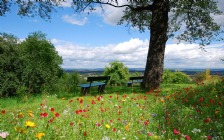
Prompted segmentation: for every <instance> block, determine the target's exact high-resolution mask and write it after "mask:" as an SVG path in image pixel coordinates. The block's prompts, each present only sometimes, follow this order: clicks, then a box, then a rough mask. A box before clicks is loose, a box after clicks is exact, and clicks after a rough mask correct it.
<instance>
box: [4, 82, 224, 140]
mask: <svg viewBox="0 0 224 140" xmlns="http://www.w3.org/2000/svg"><path fill="white" fill-rule="evenodd" d="M91 92H93V96H90V95H87V96H80V97H73V98H71V95H69V96H67V97H66V96H64V97H59V96H57V95H48V94H42V95H37V96H27V97H26V96H23V98H22V97H20V99H18V98H10V99H0V111H1V112H0V138H1V137H2V138H3V137H6V138H7V139H18V140H20V139H21V140H23V139H29V140H32V139H68V140H74V139H80V140H81V139H93V140H99V139H103V140H108V139H118V140H122V139H123V140H132V139H164V140H167V139H188V140H189V139H193V140H197V139H199V140H200V139H211V138H212V139H223V135H224V133H223V132H224V131H223V128H224V126H223V122H224V121H223V117H224V116H223V114H224V111H223V109H222V108H223V104H224V87H223V83H221V82H217V81H216V82H214V83H211V82H208V83H198V84H194V85H192V84H190V85H188V84H183V85H181V84H177V85H174V84H173V85H163V86H162V88H161V90H156V91H152V90H150V91H147V92H143V91H142V90H139V86H134V87H132V88H127V87H107V88H106V93H105V94H103V95H99V94H98V93H97V92H96V90H94V89H93V90H92V91H91Z"/></svg>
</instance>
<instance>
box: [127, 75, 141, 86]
mask: <svg viewBox="0 0 224 140" xmlns="http://www.w3.org/2000/svg"><path fill="white" fill-rule="evenodd" d="M130 80H131V81H129V82H127V85H128V87H131V86H132V85H133V84H134V83H142V82H143V76H135V77H130Z"/></svg>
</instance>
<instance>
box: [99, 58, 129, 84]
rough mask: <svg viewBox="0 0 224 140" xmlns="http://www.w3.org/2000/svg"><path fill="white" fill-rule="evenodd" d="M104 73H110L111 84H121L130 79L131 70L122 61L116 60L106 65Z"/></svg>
mask: <svg viewBox="0 0 224 140" xmlns="http://www.w3.org/2000/svg"><path fill="white" fill-rule="evenodd" d="M103 75H110V80H109V84H110V85H121V84H125V83H126V82H127V81H128V78H129V70H128V68H127V67H126V66H124V64H123V63H122V62H119V61H114V62H111V63H110V64H109V66H106V67H105V70H104V72H103Z"/></svg>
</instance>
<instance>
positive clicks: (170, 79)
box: [163, 69, 192, 84]
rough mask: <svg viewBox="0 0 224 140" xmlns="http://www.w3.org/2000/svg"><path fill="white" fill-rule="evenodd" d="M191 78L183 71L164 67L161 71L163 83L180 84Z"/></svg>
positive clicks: (187, 81)
mask: <svg viewBox="0 0 224 140" xmlns="http://www.w3.org/2000/svg"><path fill="white" fill-rule="evenodd" d="M191 81H192V79H191V78H190V77H189V76H188V75H187V74H185V73H183V72H180V71H176V72H171V71H170V70H168V69H166V70H165V71H164V72H163V83H165V84H171V83H173V84H181V83H189V82H191Z"/></svg>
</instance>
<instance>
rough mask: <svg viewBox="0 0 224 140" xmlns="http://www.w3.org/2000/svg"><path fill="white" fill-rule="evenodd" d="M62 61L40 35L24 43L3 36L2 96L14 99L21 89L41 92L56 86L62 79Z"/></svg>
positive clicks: (0, 58) (0, 47)
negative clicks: (12, 96) (60, 78)
mask: <svg viewBox="0 0 224 140" xmlns="http://www.w3.org/2000/svg"><path fill="white" fill-rule="evenodd" d="M61 64H62V58H61V57H60V56H59V55H58V54H57V52H56V50H55V48H54V46H53V45H52V44H51V43H50V42H49V41H47V39H46V36H45V35H44V34H43V33H41V32H34V33H32V34H30V35H29V36H28V37H27V38H26V39H25V40H24V41H22V42H21V41H19V40H18V39H17V38H16V37H15V36H13V35H8V34H5V33H2V34H0V83H1V84H0V96H11V95H13V94H16V93H17V91H18V90H19V89H21V88H23V89H25V90H26V91H27V92H29V93H38V92H41V90H42V89H43V88H44V89H51V88H53V87H54V84H55V83H56V81H57V79H58V78H59V77H60V71H61V67H60V65H61Z"/></svg>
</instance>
